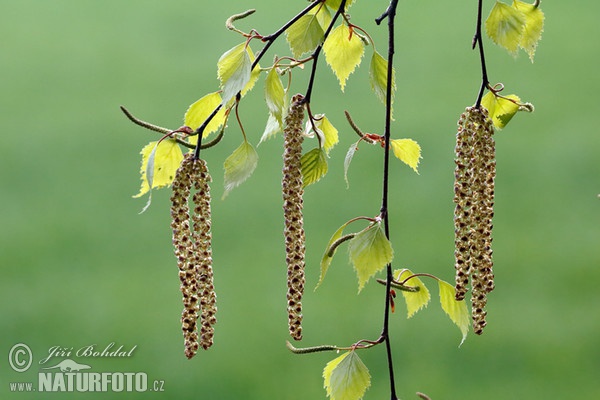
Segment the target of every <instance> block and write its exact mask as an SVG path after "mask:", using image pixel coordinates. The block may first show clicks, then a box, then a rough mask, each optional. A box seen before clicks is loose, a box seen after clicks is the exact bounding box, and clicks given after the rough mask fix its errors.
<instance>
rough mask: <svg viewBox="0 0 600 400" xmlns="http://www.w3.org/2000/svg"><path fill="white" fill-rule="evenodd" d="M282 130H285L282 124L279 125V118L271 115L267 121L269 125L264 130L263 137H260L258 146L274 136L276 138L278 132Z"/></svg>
mask: <svg viewBox="0 0 600 400" xmlns="http://www.w3.org/2000/svg"><path fill="white" fill-rule="evenodd" d="M282 129H283V128H282V126H281V124H280V123H279V121H277V117H275V116H274V115H273V114H271V113H269V119H268V120H267V125H266V126H265V130H264V132H263V134H262V136H261V137H260V141H259V142H258V144H259V145H260V144H261V143H262V142H264V141H265V140H267V139H270V138H272V137H273V136H275V135H276V134H277V132H281V130H282Z"/></svg>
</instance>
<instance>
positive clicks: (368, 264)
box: [348, 222, 394, 292]
mask: <svg viewBox="0 0 600 400" xmlns="http://www.w3.org/2000/svg"><path fill="white" fill-rule="evenodd" d="M348 250H349V252H350V261H351V262H352V264H353V265H354V269H355V270H356V274H357V275H358V291H359V292H360V291H361V290H362V288H363V287H364V286H365V283H367V281H368V280H369V279H370V278H371V277H372V276H373V275H375V274H376V273H377V272H379V271H381V270H382V269H383V268H385V266H386V265H387V264H389V263H390V262H392V259H393V258H394V251H393V249H392V245H391V243H390V241H389V240H388V239H387V237H386V236H385V232H384V231H383V227H382V226H381V222H377V223H374V224H372V225H370V226H369V227H367V228H366V229H364V230H363V231H361V232H359V233H357V234H356V236H354V238H353V239H352V240H350V243H348Z"/></svg>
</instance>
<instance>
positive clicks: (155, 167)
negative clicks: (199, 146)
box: [133, 139, 183, 197]
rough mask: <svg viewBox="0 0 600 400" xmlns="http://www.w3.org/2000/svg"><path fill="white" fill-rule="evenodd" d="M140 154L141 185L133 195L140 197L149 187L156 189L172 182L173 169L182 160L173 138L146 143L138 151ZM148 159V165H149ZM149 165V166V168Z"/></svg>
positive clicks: (175, 168) (179, 149)
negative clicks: (138, 190)
mask: <svg viewBox="0 0 600 400" xmlns="http://www.w3.org/2000/svg"><path fill="white" fill-rule="evenodd" d="M140 154H141V155H142V167H141V168H140V173H141V175H142V187H141V188H140V192H139V193H138V194H136V195H135V196H133V197H140V196H142V195H144V194H145V193H147V192H148V191H149V190H150V188H151V187H152V189H157V188H161V187H164V186H168V185H170V184H171V182H173V178H174V177H175V171H177V168H179V165H180V164H181V161H182V160H183V154H182V153H181V148H180V147H179V145H178V144H177V142H176V141H175V140H173V139H165V140H163V141H161V142H160V143H159V142H150V143H148V144H147V145H146V146H145V147H144V148H143V149H142V151H141V153H140ZM149 160H151V161H150V165H149ZM149 167H150V168H149Z"/></svg>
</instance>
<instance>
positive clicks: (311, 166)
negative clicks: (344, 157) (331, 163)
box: [300, 147, 328, 187]
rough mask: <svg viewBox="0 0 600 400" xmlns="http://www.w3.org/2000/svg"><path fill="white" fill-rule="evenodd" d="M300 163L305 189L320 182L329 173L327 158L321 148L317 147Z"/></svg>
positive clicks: (303, 157) (305, 155)
mask: <svg viewBox="0 0 600 400" xmlns="http://www.w3.org/2000/svg"><path fill="white" fill-rule="evenodd" d="M300 162H301V164H302V181H303V184H304V187H306V186H308V185H312V184H313V183H315V182H318V181H319V180H320V179H321V178H322V177H323V176H325V174H326V173H327V168H328V167H327V157H326V155H325V151H323V149H321V148H318V147H317V148H316V149H312V150H311V151H309V152H308V153H306V154H304V155H303V156H302V159H301V160H300Z"/></svg>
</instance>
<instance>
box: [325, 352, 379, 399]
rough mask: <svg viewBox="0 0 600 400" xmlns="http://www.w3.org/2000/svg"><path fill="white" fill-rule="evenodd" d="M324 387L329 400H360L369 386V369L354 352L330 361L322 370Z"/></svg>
mask: <svg viewBox="0 0 600 400" xmlns="http://www.w3.org/2000/svg"><path fill="white" fill-rule="evenodd" d="M323 379H324V381H325V383H324V387H325V389H326V390H327V396H329V398H330V399H331V400H360V399H362V398H363V396H364V395H365V392H366V391H367V389H368V388H369V386H371V375H370V374H369V369H368V368H367V366H366V365H365V364H364V363H363V362H362V360H361V359H360V357H359V356H358V354H356V351H349V352H347V353H344V354H342V355H341V356H339V357H337V358H336V359H334V360H332V361H330V362H328V363H327V365H326V366H325V369H324V370H323Z"/></svg>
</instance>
